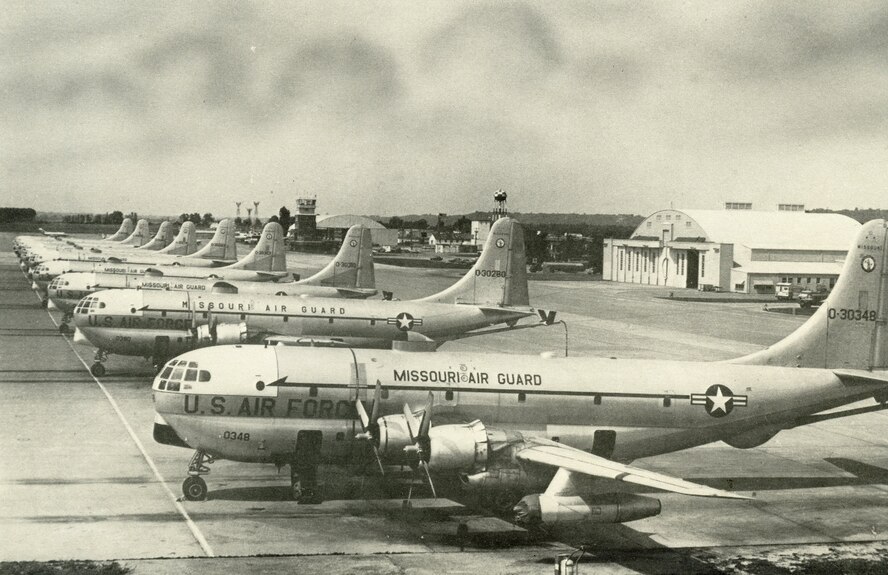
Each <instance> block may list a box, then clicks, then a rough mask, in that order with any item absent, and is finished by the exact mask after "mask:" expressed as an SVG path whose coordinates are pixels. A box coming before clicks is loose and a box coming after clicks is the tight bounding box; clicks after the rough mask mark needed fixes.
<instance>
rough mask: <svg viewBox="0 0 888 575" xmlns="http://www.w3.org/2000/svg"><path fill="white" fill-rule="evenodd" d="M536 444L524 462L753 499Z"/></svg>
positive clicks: (560, 446) (680, 490)
mask: <svg viewBox="0 0 888 575" xmlns="http://www.w3.org/2000/svg"><path fill="white" fill-rule="evenodd" d="M532 441H533V443H534V445H531V446H530V447H526V448H524V449H522V450H521V451H519V452H518V453H517V454H516V457H517V458H518V459H520V460H522V461H530V462H533V463H539V464H542V465H550V466H552V467H559V468H562V469H566V470H568V471H572V472H575V473H582V474H585V475H591V476H592V477H602V478H605V479H613V480H615V481H625V482H627V483H634V484H636V485H644V486H645V487H654V488H656V489H662V490H663V491H671V492H673V493H681V494H682V495H694V496H696V497H723V498H726V499H751V498H750V497H747V496H745V495H739V494H737V493H731V492H730V491H723V490H721V489H714V488H712V487H707V486H705V485H699V484H697V483H691V482H690V481H685V480H684V479H679V478H677V477H672V476H670V475H665V474H662V473H657V472H655V471H648V470H646V469H639V468H637V467H632V466H631V465H625V464H622V463H617V462H616V461H611V460H610V459H605V458H604V457H600V456H598V455H592V454H591V453H587V452H585V451H581V450H579V449H574V448H573V447H568V446H566V445H563V444H560V443H556V442H554V441H552V442H549V441H541V440H537V439H534V440H532Z"/></svg>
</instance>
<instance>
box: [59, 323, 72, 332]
mask: <svg viewBox="0 0 888 575" xmlns="http://www.w3.org/2000/svg"><path fill="white" fill-rule="evenodd" d="M69 331H71V328H69V327H68V324H66V323H60V324H59V333H61V334H65V333H68V332H69Z"/></svg>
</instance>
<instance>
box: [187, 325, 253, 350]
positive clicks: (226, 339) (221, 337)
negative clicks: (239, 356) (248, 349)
mask: <svg viewBox="0 0 888 575" xmlns="http://www.w3.org/2000/svg"><path fill="white" fill-rule="evenodd" d="M196 331H197V334H196V335H197V341H198V343H199V345H227V344H232V343H242V342H243V341H244V340H246V339H247V324H245V323H221V324H218V325H216V326H215V327H210V326H209V325H199V326H197V330H196Z"/></svg>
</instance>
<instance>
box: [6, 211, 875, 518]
mask: <svg viewBox="0 0 888 575" xmlns="http://www.w3.org/2000/svg"><path fill="white" fill-rule="evenodd" d="M121 231H122V232H123V231H125V230H121ZM279 233H281V231H280V230H279V226H278V229H275V228H274V227H271V228H269V227H266V229H265V230H264V231H263V238H262V239H261V240H260V241H259V244H258V245H257V246H256V249H255V250H254V251H253V252H252V254H255V255H254V257H253V259H252V260H251V262H253V263H251V264H250V265H251V266H255V265H260V266H266V268H263V269H262V270H258V269H254V268H253V267H245V266H241V267H240V268H232V266H225V267H209V268H187V266H181V269H182V270H185V269H188V270H189V272H188V273H189V274H190V273H195V274H197V275H187V274H186V275H180V276H173V272H172V271H170V270H171V269H178V268H177V267H173V268H171V267H169V266H168V267H163V266H162V265H160V264H158V263H156V262H150V263H145V264H139V265H144V266H145V267H144V268H135V269H133V268H128V267H127V266H128V265H136V264H127V263H126V262H124V261H122V260H120V261H114V262H109V261H105V262H92V263H91V265H93V266H96V267H94V268H92V269H83V270H78V271H69V270H67V269H65V270H64V272H63V273H59V274H57V275H55V276H52V277H50V274H44V273H43V272H38V271H37V269H39V267H40V266H41V265H48V264H51V263H53V262H52V261H50V260H42V262H43V263H40V264H38V265H37V267H36V268H35V269H34V270H33V274H32V279H34V281H35V282H37V281H47V279H49V281H51V283H50V284H49V286H48V289H49V297H50V299H51V301H52V304H53V306H54V307H57V308H58V309H60V310H62V311H63V312H64V313H66V314H68V315H69V316H73V320H72V321H73V323H74V326H75V328H76V329H75V334H74V340H75V341H77V342H80V343H84V344H91V345H93V346H95V347H96V348H98V350H97V352H96V363H95V364H94V365H93V368H92V371H93V374H94V375H96V376H101V375H102V374H103V373H104V366H103V365H102V362H103V361H104V359H105V358H106V357H107V355H108V354H109V353H112V354H122V355H136V356H146V357H150V358H152V359H153V360H154V362H155V365H156V367H157V369H158V374H157V376H156V378H155V379H154V382H153V386H152V393H153V397H154V403H155V410H156V416H155V422H154V438H155V440H156V441H158V442H159V443H162V444H167V445H171V446H178V447H184V448H188V449H193V450H195V453H194V456H193V457H192V459H191V463H190V464H189V465H188V468H187V469H188V471H187V476H186V479H185V481H184V482H183V493H184V495H185V497H186V498H187V499H189V500H202V499H205V498H206V497H207V493H208V487H207V484H206V481H205V480H204V479H203V476H205V475H207V474H208V473H209V464H210V463H212V462H213V461H214V460H216V459H220V458H222V459H229V460H233V461H241V462H248V463H272V464H275V465H277V466H284V465H289V467H290V472H291V488H292V492H293V496H294V498H295V499H296V500H297V501H300V502H303V503H309V502H314V501H318V500H319V498H320V495H321V490H320V489H319V484H320V483H319V479H318V473H319V466H320V465H324V464H329V465H355V464H369V466H370V468H372V469H376V470H377V471H376V473H378V474H379V475H381V476H382V478H383V479H382V480H383V481H390V482H391V481H394V477H396V476H397V475H398V473H397V469H398V468H399V467H400V468H406V469H409V470H410V474H414V473H415V474H419V475H420V476H421V477H422V479H423V482H424V483H426V484H427V492H428V493H429V494H431V495H433V496H437V495H438V494H439V493H441V494H446V495H447V496H449V497H452V498H456V499H460V500H463V501H470V502H474V503H475V504H481V505H483V506H486V507H490V506H493V507H495V508H496V509H497V511H500V512H502V513H505V514H510V515H511V517H512V518H513V519H514V520H515V521H516V522H518V523H521V524H525V525H531V526H533V525H539V524H549V525H552V524H565V523H567V524H570V523H576V522H586V523H621V522H625V521H632V520H636V519H642V518H645V517H650V516H653V515H657V514H658V513H660V510H661V505H660V501H659V500H658V499H657V498H656V496H655V494H654V493H651V492H652V491H653V492H655V491H657V490H659V491H667V492H674V493H679V494H683V495H688V496H699V497H721V498H730V499H741V500H742V499H749V498H750V496H749V495H748V494H745V493H737V492H730V491H725V490H722V489H717V488H714V487H711V486H707V485H704V484H701V483H694V482H690V481H686V480H684V479H681V478H678V477H673V476H669V475H666V474H663V473H658V472H653V471H649V470H646V469H643V468H641V467H638V466H635V465H632V462H633V461H634V460H636V459H639V458H643V457H651V456H656V455H660V454H664V453H670V452H674V451H679V450H684V449H689V448H693V447H696V446H700V445H704V444H708V443H712V442H715V441H724V442H725V443H727V444H728V445H731V446H733V447H736V448H739V449H744V448H750V447H755V446H758V445H761V444H763V443H765V442H767V441H768V440H770V439H771V438H772V437H774V436H775V435H776V434H777V433H779V432H780V431H782V430H787V429H793V428H796V427H800V426H803V425H807V424H811V423H816V422H820V421H825V420H829V419H834V418H840V417H847V416H853V415H857V414H861V413H866V412H872V411H878V410H882V409H885V408H886V407H888V333H886V329H888V327H886V324H888V225H886V222H885V221H882V220H876V221H872V222H869V223H867V224H865V225H864V226H863V227H862V228H861V230H860V233H859V235H858V237H857V238H856V239H855V241H854V243H853V244H852V246H851V247H850V249H849V252H848V255H847V258H846V260H845V264H844V268H843V270H842V273H841V276H840V278H839V281H838V283H837V284H836V286H835V288H834V290H833V291H832V293H831V295H830V296H829V298H828V299H827V300H826V302H825V303H824V304H823V305H822V306H821V307H820V308H819V309H818V310H817V312H816V313H815V314H814V315H813V316H812V317H811V318H810V319H809V320H808V321H807V322H806V323H804V324H803V325H802V326H800V327H799V328H798V329H797V330H796V331H795V332H794V333H792V334H790V335H789V336H788V337H786V338H785V339H783V340H781V341H780V342H777V343H776V344H774V345H772V346H771V347H769V348H767V349H764V350H761V351H759V352H756V353H753V354H751V355H748V356H745V357H740V358H737V359H734V360H731V361H723V362H681V361H664V360H638V359H631V360H619V359H610V358H609V359H603V358H556V357H552V356H551V355H550V354H541V355H530V356H523V355H510V354H481V353H462V352H460V353H456V352H447V351H435V350H437V349H438V348H439V347H440V346H441V345H442V344H443V343H445V342H447V341H449V340H452V339H457V338H461V337H467V336H469V335H483V334H486V333H492V332H499V331H503V330H510V329H520V328H523V327H534V326H538V325H548V324H551V323H553V322H554V313H553V312H549V311H544V310H540V309H537V308H533V307H531V304H530V300H529V297H528V289H527V277H526V266H525V259H524V245H523V235H522V232H521V228H520V225H519V224H518V223H517V222H516V221H515V220H513V219H511V218H502V219H500V220H498V221H497V222H496V223H495V224H494V225H493V227H492V229H491V234H490V236H489V238H488V239H487V242H486V244H485V246H484V250H483V252H482V253H481V255H480V257H479V258H478V261H477V262H476V264H475V266H474V267H473V268H472V269H471V270H469V272H468V273H467V274H466V275H465V276H464V277H463V278H462V279H460V280H459V281H458V282H456V283H455V284H454V285H453V286H451V287H450V288H448V289H445V290H444V291H442V292H440V293H438V294H434V295H430V296H428V297H425V298H421V299H417V300H410V301H386V300H371V299H360V298H361V297H363V296H364V295H365V294H366V295H370V293H369V291H372V290H375V289H376V286H375V284H374V285H358V284H360V283H361V281H365V282H367V281H369V282H372V281H373V268H372V256H371V254H370V252H369V233H368V232H367V231H366V230H362V229H352V230H350V231H349V233H348V235H347V236H346V238H345V241H344V243H343V246H342V250H341V251H340V253H339V255H337V257H336V258H335V259H334V260H333V262H331V263H330V265H328V266H327V267H326V268H324V270H322V271H321V272H319V273H318V274H317V275H316V276H313V277H312V278H309V280H303V281H301V282H292V281H291V282H282V281H271V282H262V281H261V280H265V279H272V280H279V279H280V278H278V277H277V276H273V274H274V273H276V272H279V271H285V269H279V268H275V267H274V266H275V265H277V264H275V263H274V262H277V261H278V259H277V258H278V257H279V256H280V257H281V258H283V256H282V255H281V254H282V253H283V252H282V251H281V252H278V241H279V237H278V234H279ZM117 235H118V236H120V235H122V234H120V233H119V234H117ZM38 240H40V241H36V240H33V239H31V238H28V239H19V240H17V242H16V249H17V251H18V253H19V254H20V256H22V254H26V253H28V252H33V253H38V252H40V250H39V249H38V248H39V247H40V244H41V241H42V244H43V245H44V246H45V245H47V244H49V245H52V243H53V242H58V241H60V240H58V239H51V240H49V239H40V238H38ZM102 245H104V244H102ZM25 246H27V250H25ZM98 249H100V250H102V249H103V248H102V247H99V248H98ZM103 251H104V250H103ZM63 252H65V250H60V251H59V253H63ZM252 254H251V255H252ZM22 257H23V262H24V261H27V255H25V256H22ZM127 257H129V256H128V255H127ZM185 257H187V256H185ZM364 257H366V259H363V258H364ZM249 258H250V256H247V259H249ZM210 259H212V258H210ZM58 261H64V262H68V263H74V262H83V260H79V259H66V260H58ZM213 261H214V262H215V260H213ZM242 261H243V260H242ZM281 261H285V260H281ZM256 262H262V263H261V264H257V263H256ZM124 264H126V265H124ZM269 265H270V267H267V266H269ZM102 266H117V267H118V268H120V269H121V270H122V271H120V272H115V271H114V270H110V269H108V267H102ZM58 269H61V268H58ZM194 269H198V270H203V271H198V272H193V270H194ZM226 269H239V270H242V271H243V270H250V271H254V272H256V275H254V276H253V277H251V278H248V279H251V280H254V281H253V282H248V281H242V280H243V279H244V278H239V279H234V278H228V277H225V276H223V275H217V274H219V272H220V271H223V270H226ZM260 272H261V273H260ZM200 274H205V275H200ZM263 274H272V277H270V278H269V277H266V275H263ZM315 278H317V280H316V281H310V280H313V279H315ZM345 278H347V283H348V285H339V284H337V282H339V280H343V279H345ZM361 278H363V280H362V279H361ZM334 284H337V285H334ZM266 286H267V289H266ZM319 287H325V288H331V289H332V291H327V292H323V293H321V294H318V293H316V292H313V291H311V290H314V289H317V288H319ZM108 288H114V289H108ZM309 288H310V289H309ZM302 290H309V291H302ZM362 290H367V291H362ZM527 318H530V320H531V321H529V322H528V321H524V322H522V320H525V319H527ZM249 344H259V345H249ZM858 402H868V403H866V404H861V405H859V406H855V407H851V404H854V403H858ZM627 484H628V485H627ZM411 485H412V481H411ZM410 493H412V488H411V491H410ZM408 498H409V495H408ZM479 502H483V503H479ZM736 504H737V505H742V504H743V503H742V502H737V503H736Z"/></svg>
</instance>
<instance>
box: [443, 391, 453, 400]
mask: <svg viewBox="0 0 888 575" xmlns="http://www.w3.org/2000/svg"><path fill="white" fill-rule="evenodd" d="M444 399H446V400H447V401H453V392H452V391H450V390H448V391H447V393H445V394H444Z"/></svg>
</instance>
